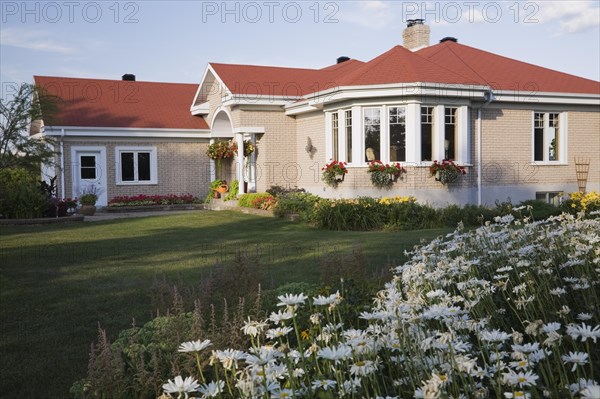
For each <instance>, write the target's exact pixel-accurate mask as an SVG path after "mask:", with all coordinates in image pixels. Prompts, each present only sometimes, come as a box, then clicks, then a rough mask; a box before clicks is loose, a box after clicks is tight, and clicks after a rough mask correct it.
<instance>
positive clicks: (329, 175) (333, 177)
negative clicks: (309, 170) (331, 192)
mask: <svg viewBox="0 0 600 399" xmlns="http://www.w3.org/2000/svg"><path fill="white" fill-rule="evenodd" d="M346 165H347V164H346V162H339V161H331V162H330V163H328V164H327V165H325V166H324V167H323V168H322V169H321V170H322V171H323V181H324V182H325V184H327V185H328V186H333V187H335V186H337V185H338V183H341V182H343V181H344V177H345V176H346V173H348V169H346Z"/></svg>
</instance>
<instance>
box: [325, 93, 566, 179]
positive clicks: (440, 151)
mask: <svg viewBox="0 0 600 399" xmlns="http://www.w3.org/2000/svg"><path fill="white" fill-rule="evenodd" d="M391 107H404V108H405V110H406V114H405V115H406V120H405V125H406V161H404V162H400V164H402V165H403V166H423V167H428V166H430V165H431V164H433V161H421V107H433V114H434V116H433V117H434V122H433V124H434V128H433V132H432V135H433V137H432V147H433V148H432V155H433V159H434V160H438V161H441V160H443V159H444V155H445V149H444V140H445V124H444V123H440V121H441V122H443V121H444V120H445V108H447V107H452V108H457V114H456V118H457V121H456V129H457V130H456V135H457V137H456V147H457V148H456V156H455V158H456V159H455V162H456V163H457V164H459V165H463V166H470V165H471V162H472V161H471V151H470V144H471V137H470V133H471V132H470V119H469V118H470V115H469V106H468V105H461V104H427V103H419V102H390V103H385V104H381V103H379V104H363V105H356V106H352V107H350V108H349V107H345V108H340V109H336V110H331V111H328V112H326V113H325V133H326V135H325V154H326V157H327V159H326V160H327V162H329V160H330V159H332V156H333V143H332V124H331V123H332V118H331V115H332V114H333V113H334V112H335V113H337V114H338V145H339V157H340V159H339V160H340V161H346V160H347V159H348V158H347V154H346V135H345V133H346V119H345V111H347V110H352V160H353V162H352V163H349V164H348V167H351V168H354V167H356V168H364V167H366V166H367V165H368V162H366V161H365V151H366V148H365V131H364V130H365V127H364V120H365V110H366V109H379V112H380V135H381V136H380V145H381V148H380V149H379V151H380V154H381V158H382V159H380V161H382V162H384V163H389V162H390V160H389V108H391ZM563 123H565V124H566V118H563V116H562V114H561V119H560V124H561V128H562V125H563ZM562 149H563V150H566V144H563V145H562ZM561 151H562V150H561ZM552 164H553V165H556V164H557V163H556V162H554V161H553V162H552Z"/></svg>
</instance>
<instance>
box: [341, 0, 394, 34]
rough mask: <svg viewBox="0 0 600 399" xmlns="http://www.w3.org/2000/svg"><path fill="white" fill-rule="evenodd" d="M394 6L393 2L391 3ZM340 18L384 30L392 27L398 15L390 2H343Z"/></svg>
mask: <svg viewBox="0 0 600 399" xmlns="http://www.w3.org/2000/svg"><path fill="white" fill-rule="evenodd" d="M391 3H392V4H393V2H391ZM340 4H341V7H342V8H341V9H340V12H339V14H338V18H339V19H340V20H341V21H343V22H351V23H355V24H358V25H360V26H363V27H365V28H371V29H384V28H387V27H389V26H390V25H392V23H393V22H394V21H395V15H397V13H396V12H395V11H394V10H393V9H392V7H391V4H390V2H385V1H380V0H370V1H357V2H343V3H340Z"/></svg>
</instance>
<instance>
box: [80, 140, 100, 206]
mask: <svg viewBox="0 0 600 399" xmlns="http://www.w3.org/2000/svg"><path fill="white" fill-rule="evenodd" d="M72 159H73V168H72V173H73V196H74V197H79V196H80V195H81V194H83V193H86V192H95V193H96V194H97V195H98V201H97V202H96V205H99V206H106V205H107V203H108V196H107V192H106V149H105V148H104V147H73V149H72Z"/></svg>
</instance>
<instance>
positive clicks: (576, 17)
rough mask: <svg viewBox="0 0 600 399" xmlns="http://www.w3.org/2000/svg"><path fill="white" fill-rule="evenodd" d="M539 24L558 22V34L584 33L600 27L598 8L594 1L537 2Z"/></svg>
mask: <svg viewBox="0 0 600 399" xmlns="http://www.w3.org/2000/svg"><path fill="white" fill-rule="evenodd" d="M537 4H538V5H539V12H538V13H537V15H536V16H535V18H537V19H538V20H539V21H540V23H548V22H553V21H558V22H559V25H560V32H559V33H577V32H584V31H587V30H590V29H594V28H598V27H599V26H600V7H598V5H597V4H598V3H597V2H595V1H548V2H538V3H537Z"/></svg>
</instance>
